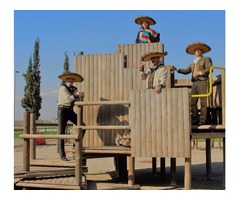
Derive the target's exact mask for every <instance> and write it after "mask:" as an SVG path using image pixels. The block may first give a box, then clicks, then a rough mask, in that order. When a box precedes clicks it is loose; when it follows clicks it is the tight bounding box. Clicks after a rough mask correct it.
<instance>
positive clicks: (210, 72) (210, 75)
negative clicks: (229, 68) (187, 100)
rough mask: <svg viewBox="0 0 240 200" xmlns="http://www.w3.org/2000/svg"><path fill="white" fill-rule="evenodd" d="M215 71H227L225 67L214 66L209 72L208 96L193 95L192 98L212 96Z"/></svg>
mask: <svg viewBox="0 0 240 200" xmlns="http://www.w3.org/2000/svg"><path fill="white" fill-rule="evenodd" d="M213 69H220V70H221V71H225V68H223V67H217V66H212V67H211V68H210V71H209V92H208V93H207V94H192V95H191V97H208V96H210V95H211V94H212V82H213V79H212V72H213Z"/></svg>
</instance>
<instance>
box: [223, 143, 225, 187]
mask: <svg viewBox="0 0 240 200" xmlns="http://www.w3.org/2000/svg"><path fill="white" fill-rule="evenodd" d="M223 186H225V138H223Z"/></svg>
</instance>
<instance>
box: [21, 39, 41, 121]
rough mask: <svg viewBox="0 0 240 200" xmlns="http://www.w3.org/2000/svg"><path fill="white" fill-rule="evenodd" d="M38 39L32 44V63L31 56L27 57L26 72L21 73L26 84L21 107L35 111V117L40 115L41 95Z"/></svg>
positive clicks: (37, 117)
mask: <svg viewBox="0 0 240 200" xmlns="http://www.w3.org/2000/svg"><path fill="white" fill-rule="evenodd" d="M39 47H40V41H39V39H38V38H37V39H36V41H35V44H34V54H33V64H32V57H31V56H30V58H29V66H28V70H27V73H26V74H23V76H24V78H25V81H26V86H25V88H24V97H23V99H22V107H23V108H25V110H26V111H28V112H31V113H35V114H36V119H37V120H38V119H39V117H40V115H41V114H40V112H39V111H40V109H41V103H42V97H41V96H40V85H41V75H40V56H39Z"/></svg>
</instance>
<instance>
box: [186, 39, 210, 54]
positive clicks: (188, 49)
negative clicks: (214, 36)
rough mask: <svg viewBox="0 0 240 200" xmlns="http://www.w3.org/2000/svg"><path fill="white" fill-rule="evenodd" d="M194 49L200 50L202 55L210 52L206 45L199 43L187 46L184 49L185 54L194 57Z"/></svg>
mask: <svg viewBox="0 0 240 200" xmlns="http://www.w3.org/2000/svg"><path fill="white" fill-rule="evenodd" d="M196 49H201V50H202V53H207V52H209V51H211V47H210V46H208V45H207V44H204V43H201V42H194V43H191V44H189V45H188V46H187V47H186V52H187V53H188V54H191V55H194V54H195V53H194V51H195V50H196Z"/></svg>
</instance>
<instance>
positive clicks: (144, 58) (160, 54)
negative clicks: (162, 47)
mask: <svg viewBox="0 0 240 200" xmlns="http://www.w3.org/2000/svg"><path fill="white" fill-rule="evenodd" d="M167 54H168V53H167V52H166V51H165V52H148V53H145V54H144V55H143V56H142V57H141V60H142V61H150V60H151V58H152V57H159V58H163V57H164V56H166V55H167Z"/></svg>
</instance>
